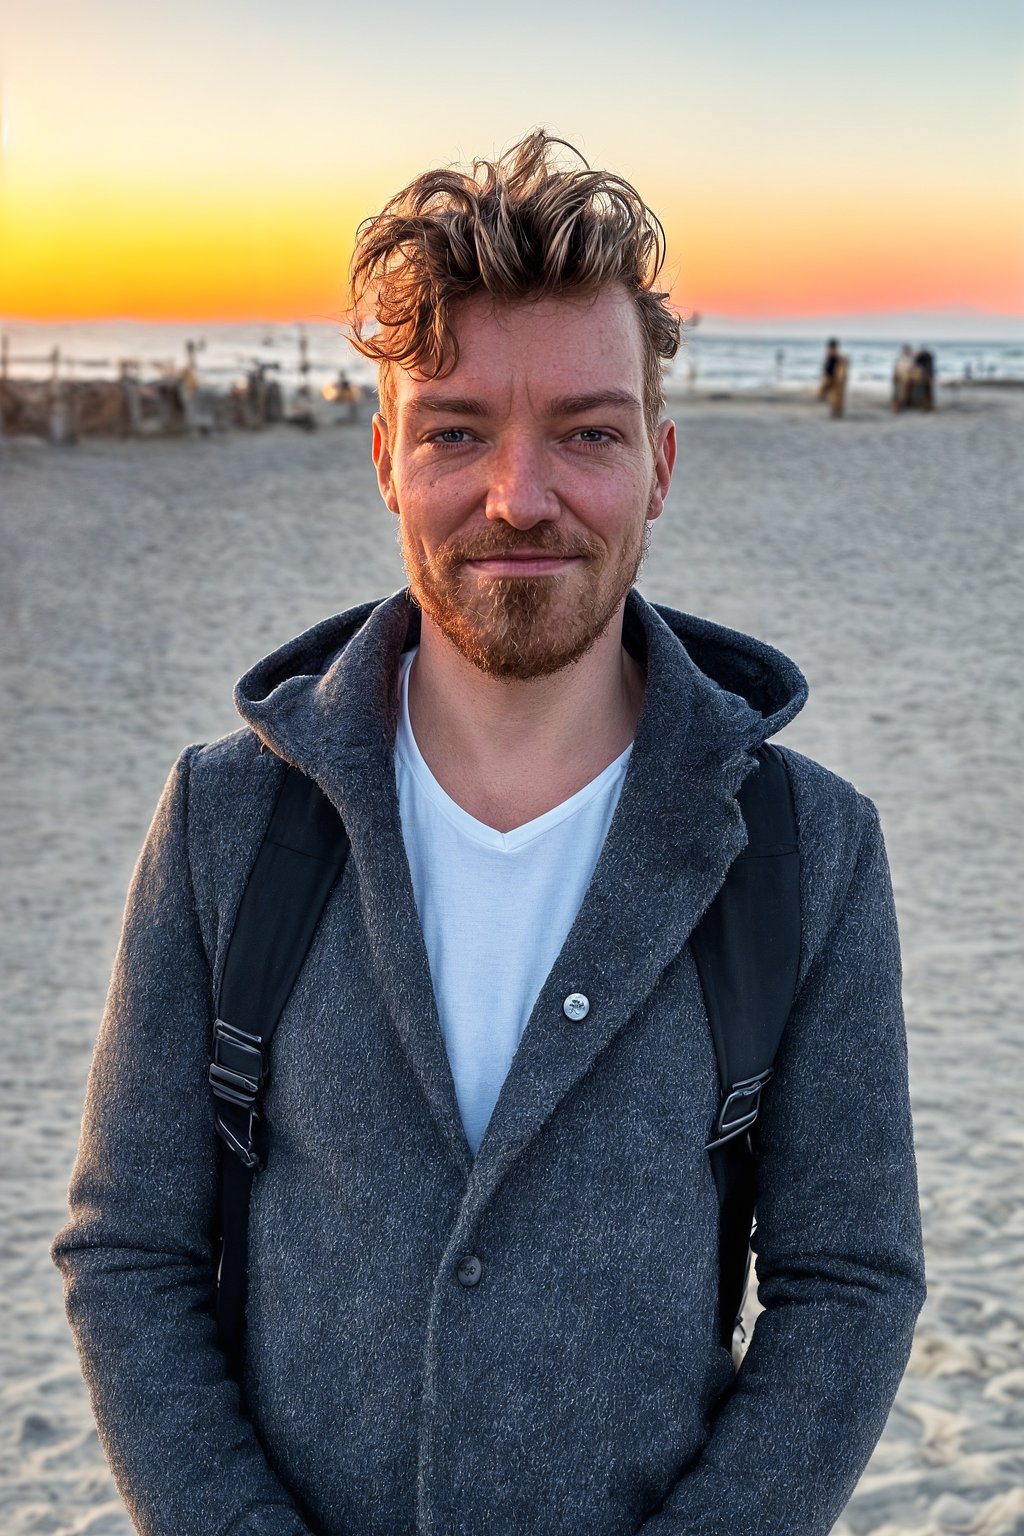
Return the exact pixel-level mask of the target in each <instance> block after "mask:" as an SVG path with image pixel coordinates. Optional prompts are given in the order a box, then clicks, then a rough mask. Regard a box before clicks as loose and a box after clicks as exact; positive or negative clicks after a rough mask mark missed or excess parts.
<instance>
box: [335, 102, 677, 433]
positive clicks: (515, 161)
mask: <svg viewBox="0 0 1024 1536" xmlns="http://www.w3.org/2000/svg"><path fill="white" fill-rule="evenodd" d="M558 149H563V150H568V151H569V153H570V155H572V156H574V157H575V159H576V161H577V162H578V164H575V165H570V166H568V167H562V166H560V165H559V163H558V160H557V157H556V151H557V150H558ZM664 259H665V231H664V229H663V228H662V225H661V221H660V220H659V219H658V218H657V216H656V215H655V214H654V213H652V212H651V210H650V209H649V208H648V207H647V205H646V204H645V203H644V201H643V199H642V198H641V197H640V195H639V193H638V192H637V191H636V190H635V188H634V187H632V186H631V185H630V184H629V182H628V181H624V180H623V179H622V177H621V176H615V175H612V174H611V173H609V172H607V171H595V170H591V168H590V166H589V165H588V163H587V161H586V160H585V159H584V158H583V156H582V155H581V154H580V152H579V151H578V150H577V149H575V148H574V147H573V145H571V144H569V143H568V142H567V141H566V140H565V139H558V138H555V137H553V136H552V135H551V134H548V133H547V132H545V131H544V130H543V129H538V130H537V131H535V132H533V133H530V134H528V135H527V136H526V138H524V139H522V140H520V142H519V143H518V144H515V145H513V147H512V148H511V149H510V150H508V151H506V153H505V154H503V155H501V156H500V157H499V158H498V159H497V160H494V161H489V160H474V161H473V163H472V166H471V167H470V169H469V170H468V171H465V170H460V169H457V168H452V169H448V170H435V171H426V172H424V174H423V175H422V176H417V177H416V179H415V181H412V182H410V183H409V185H408V186H407V187H405V188H404V189H403V190H402V191H401V192H398V193H396V195H395V196H394V197H392V198H391V199H390V201H389V202H388V203H387V204H386V205H385V207H384V208H383V209H382V210H381V212H380V213H378V214H376V215H375V216H374V217H372V218H369V219H365V220H364V221H363V223H362V224H361V225H360V226H359V229H358V231H357V234H356V245H355V250H354V252H353V255H352V264H351V267H350V272H349V277H350V282H351V289H352V306H353V307H352V319H353V327H352V328H353V337H352V340H353V345H354V346H355V347H356V348H357V350H358V351H360V352H361V353H362V354H363V356H364V357H371V358H374V359H376V361H377V363H378V365H379V377H380V395H381V408H382V410H383V412H384V415H385V416H386V417H387V416H390V415H391V413H392V412H393V408H394V382H393V377H392V372H391V370H392V369H393V367H395V366H396V365H397V366H399V367H406V368H416V369H417V370H418V371H419V372H422V373H423V374H424V375H425V376H427V377H429V378H440V377H443V376H444V375H446V374H448V373H450V372H451V370H452V369H453V368H454V367H455V365H456V363H457V362H458V357H459V346H458V339H457V337H456V335H455V332H454V329H453V326H452V309H453V305H454V304H455V303H456V302H457V301H458V300H459V299H465V298H468V297H469V296H470V295H474V294H478V293H487V294H490V295H491V296H492V297H493V298H494V299H495V300H496V301H497V302H509V301H514V300H519V299H534V298H543V297H549V296H555V295H564V294H568V295H577V294H579V295H581V296H582V295H587V294H595V293H597V292H598V291H600V290H601V289H603V288H605V287H607V286H608V285H609V284H614V283H619V284H621V285H622V286H623V287H624V288H625V289H626V290H627V292H628V293H629V295H630V297H631V299H632V300H633V304H634V306H635V308H636V313H637V318H638V319H639V322H640V331H641V335H642V338H643V344H644V416H645V419H646V422H647V429H648V432H649V433H650V434H651V435H652V436H653V433H654V429H655V427H656V426H657V423H658V418H659V416H660V414H661V408H662V405H663V403H664V383H663V380H664V364H665V363H666V362H667V361H668V360H669V359H670V358H672V357H674V356H675V353H676V351H677V349H678V347H679V338H680V324H679V319H678V317H677V316H676V315H675V314H674V313H673V311H672V310H671V309H670V308H669V305H668V302H667V300H668V295H667V294H666V293H657V292H655V291H654V283H655V281H656V279H657V276H658V273H659V272H660V271H661V267H662V264H663V262H664ZM372 322H376V324H375V326H373V324H372Z"/></svg>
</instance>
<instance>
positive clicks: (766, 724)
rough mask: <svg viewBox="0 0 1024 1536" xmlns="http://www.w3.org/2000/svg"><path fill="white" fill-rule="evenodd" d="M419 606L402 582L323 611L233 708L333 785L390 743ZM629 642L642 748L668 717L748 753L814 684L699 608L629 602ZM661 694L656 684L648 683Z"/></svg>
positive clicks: (694, 751) (719, 745) (279, 749)
mask: <svg viewBox="0 0 1024 1536" xmlns="http://www.w3.org/2000/svg"><path fill="white" fill-rule="evenodd" d="M419 629H420V612H419V609H418V608H417V607H416V605H415V604H414V603H413V602H412V600H411V599H410V597H409V594H408V589H407V588H403V589H402V590H400V591H399V592H396V593H395V594H394V595H393V596H391V597H389V598H385V599H383V600H382V601H377V602H370V603H363V604H360V606H358V607H356V608H350V609H348V610H347V611H346V612H344V613H340V614H336V615H334V616H333V617H331V618H327V619H323V620H322V621H321V622H320V623H319V624H315V625H314V626H313V627H312V628H311V629H308V630H306V631H304V632H303V633H302V634H300V635H297V636H296V637H295V639H293V640H289V641H288V642H287V644H285V645H283V646H281V647H279V648H278V649H277V650H275V651H272V652H271V653H270V655H268V656H266V657H264V658H263V660H261V661H258V662H257V663H256V665H255V666H253V667H252V668H250V670H249V671H248V672H246V673H245V674H244V675H243V676H242V677H241V678H240V679H239V681H238V683H237V685H236V687H235V704H236V707H237V709H238V712H239V714H240V715H241V716H242V719H243V720H244V721H245V722H246V723H247V724H248V725H249V726H250V727H251V728H252V730H253V731H254V732H255V733H256V735H257V736H258V737H259V738H260V741H261V742H262V743H263V744H264V745H266V746H267V747H269V748H270V749H271V750H272V751H273V752H275V753H276V754H277V755H278V756H279V757H282V758H284V759H285V761H287V762H290V763H294V764H295V766H296V767H298V768H300V769H302V770H303V771H305V772H307V773H310V774H311V776H312V777H314V778H316V779H317V780H318V782H320V783H321V785H322V787H324V788H325V789H328V792H329V784H328V783H326V782H324V780H325V777H327V778H329V776H330V775H329V769H330V763H331V760H332V758H334V759H335V760H337V761H341V760H345V759H351V758H352V757H353V756H355V757H358V758H360V759H365V757H366V756H367V755H371V756H372V755H376V754H377V753H379V752H381V751H389V750H390V748H391V745H392V744H393V741H394V733H395V728H396V725H397V690H396V688H395V677H396V670H397V665H398V658H399V656H400V654H401V652H402V651H404V650H407V649H409V648H410V647H411V646H413V645H415V644H416V643H417V642H418V639H419ZM623 643H624V644H625V646H626V647H627V649H628V650H630V651H631V652H632V654H633V655H635V656H636V657H637V659H638V660H641V661H642V662H643V663H644V664H645V666H646V668H647V673H648V683H649V688H648V700H647V702H646V703H645V707H644V713H643V716H642V717H641V722H640V727H639V729H638V744H639V743H640V742H641V740H642V739H643V738H644V737H645V736H647V735H649V734H652V733H653V732H654V731H658V732H659V733H660V735H661V737H662V739H663V738H664V731H663V730H662V727H663V726H664V724H665V723H666V717H672V719H673V731H672V732H671V734H673V735H674V734H675V731H676V730H677V729H678V728H679V726H680V724H681V723H685V728H686V734H687V737H688V746H689V749H690V751H689V753H688V755H703V751H705V750H707V751H710V750H713V749H717V751H718V752H719V753H721V752H722V750H723V749H725V755H726V756H728V757H732V758H735V756H736V754H737V752H738V753H739V755H740V756H742V755H744V754H746V753H749V752H750V751H752V750H753V748H755V747H757V746H759V745H760V743H761V742H763V741H765V740H766V739H767V738H768V737H770V736H773V735H774V734H775V733H776V732H777V731H779V730H781V729H782V727H783V726H785V725H788V724H789V722H790V721H791V720H792V719H793V718H794V716H795V715H797V714H798V713H799V711H800V710H801V708H802V707H803V705H804V702H805V700H806V698H807V684H806V682H805V680H804V677H803V674H802V673H801V672H800V670H799V668H798V667H797V666H796V665H795V664H794V663H793V662H792V661H791V660H790V659H789V657H787V656H785V655H783V654H782V652H781V651H778V650H775V649H774V648H773V647H772V646H770V645H766V644H765V643H764V642H763V641H760V640H757V639H755V638H754V637H753V636H751V635H745V634H741V633H740V632H739V631H736V630H732V629H727V628H725V627H724V626H722V625H720V624H714V623H712V622H711V621H710V620H708V619H702V618H698V617H696V616H694V615H693V614H688V613H682V612H679V611H678V610H676V609H673V608H668V607H665V606H663V605H662V604H652V603H648V602H647V601H646V600H645V599H644V598H643V597H642V596H641V595H640V593H639V592H638V591H637V590H636V588H634V589H633V590H632V591H631V592H630V593H629V596H628V598H627V600H626V611H625V617H624V623H623ZM652 685H653V690H656V692H654V691H652Z"/></svg>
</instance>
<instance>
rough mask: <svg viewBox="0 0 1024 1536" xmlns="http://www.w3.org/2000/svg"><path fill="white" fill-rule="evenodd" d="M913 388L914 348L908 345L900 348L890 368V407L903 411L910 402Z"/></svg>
mask: <svg viewBox="0 0 1024 1536" xmlns="http://www.w3.org/2000/svg"><path fill="white" fill-rule="evenodd" d="M913 389H914V349H913V347H912V346H910V345H906V346H903V347H901V348H900V351H899V356H898V357H897V359H896V362H895V364H894V365H893V370H892V408H893V410H894V411H905V410H906V408H907V406H908V405H910V404H911V403H912V396H913Z"/></svg>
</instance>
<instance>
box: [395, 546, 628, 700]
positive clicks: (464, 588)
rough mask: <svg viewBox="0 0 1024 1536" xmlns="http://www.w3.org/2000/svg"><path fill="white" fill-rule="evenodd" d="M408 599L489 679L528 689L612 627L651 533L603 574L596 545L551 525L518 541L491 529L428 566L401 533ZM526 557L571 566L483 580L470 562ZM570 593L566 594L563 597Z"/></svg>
mask: <svg viewBox="0 0 1024 1536" xmlns="http://www.w3.org/2000/svg"><path fill="white" fill-rule="evenodd" d="M400 531H401V546H402V558H403V560H404V561H405V567H406V571H407V573H408V576H409V589H410V592H411V594H412V596H413V598H414V599H415V600H416V602H417V603H418V604H419V606H420V607H421V608H422V610H423V612H424V613H425V614H426V615H427V616H428V617H429V618H430V619H431V620H432V621H433V623H434V624H436V626H437V628H438V629H439V630H440V631H441V633H442V634H443V635H444V637H445V639H446V640H447V641H448V642H449V643H450V644H451V645H453V646H454V647H455V649H456V650H457V651H458V653H459V655H460V656H462V657H464V658H465V660H466V661H469V662H471V663H472V664H473V666H475V667H477V668H478V669H479V670H480V671H481V672H483V673H485V674H486V675H487V676H488V677H495V678H502V679H505V680H507V681H513V680H514V681H520V682H523V681H528V680H529V679H531V678H537V677H547V676H549V675H550V674H551V673H553V672H558V671H561V669H562V668H563V667H569V666H572V665H573V663H574V662H577V661H579V659H580V657H581V656H583V655H584V654H585V653H586V652H587V651H588V650H589V649H590V647H591V646H592V645H593V644H594V642H595V640H597V639H598V638H599V637H600V636H601V635H603V634H604V632H605V630H606V629H607V628H608V625H609V624H610V623H611V621H612V619H613V618H614V617H615V614H616V613H617V611H618V609H619V606H620V604H621V603H622V601H623V599H624V598H625V596H626V593H627V592H628V591H629V589H630V587H631V586H632V585H633V583H634V582H635V580H636V578H637V576H638V574H639V572H640V568H641V566H642V564H643V562H644V559H645V558H646V555H647V549H648V545H649V542H650V524H649V523H647V522H646V521H645V522H643V523H642V524H640V525H639V526H638V527H637V530H636V535H635V537H631V538H629V539H627V540H625V542H624V543H623V544H622V546H621V549H620V551H619V553H618V555H617V557H615V558H614V563H613V564H611V565H609V551H608V548H607V546H606V545H605V544H604V543H602V541H601V540H600V539H596V538H593V537H590V536H588V535H586V534H583V533H572V534H567V533H565V532H564V531H563V530H561V529H559V528H558V527H557V525H556V524H554V523H538V524H537V525H536V526H535V527H533V528H529V529H525V530H522V531H520V530H519V529H516V528H512V527H510V526H509V524H507V523H495V524H492V525H491V526H490V527H489V528H488V529H487V530H485V531H483V532H481V533H479V534H478V535H476V536H475V537H473V538H459V537H457V536H456V537H454V538H451V539H447V540H446V541H445V542H444V543H443V544H441V545H440V546H439V547H438V549H437V550H436V551H435V552H434V555H433V557H432V558H431V559H429V560H428V559H427V558H426V557H425V556H424V555H423V552H422V550H421V549H419V548H416V549H414V548H413V547H412V546H411V544H410V541H409V540H408V539H407V538H406V532H405V525H404V522H403V523H402V524H401V529H400ZM522 549H531V550H537V551H539V552H541V553H543V554H554V555H563V556H569V557H573V558H574V559H575V561H576V563H575V564H574V565H572V566H570V567H569V568H568V569H567V570H565V571H561V572H556V573H553V574H552V575H550V576H495V577H492V578H490V579H489V580H481V579H480V578H479V577H477V576H474V575H473V573H472V572H471V571H469V570H467V569H466V565H465V562H466V561H467V560H474V559H482V558H484V557H486V556H495V555H505V554H510V553H512V552H515V551H518V550H522ZM567 588H568V590H567Z"/></svg>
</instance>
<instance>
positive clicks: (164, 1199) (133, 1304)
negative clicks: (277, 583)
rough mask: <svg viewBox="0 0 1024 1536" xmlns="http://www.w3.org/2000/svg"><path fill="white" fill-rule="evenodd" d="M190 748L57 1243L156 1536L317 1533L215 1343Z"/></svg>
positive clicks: (135, 1501)
mask: <svg viewBox="0 0 1024 1536" xmlns="http://www.w3.org/2000/svg"><path fill="white" fill-rule="evenodd" d="M197 750H198V748H187V749H186V751H185V752H184V753H183V754H182V756H181V757H180V758H179V760H178V762H177V763H176V764H175V766H174V768H173V769H172V771H171V774H170V776H169V778H168V780H167V784H166V786H165V788H164V792H163V795H162V796H161V799H160V803H159V805H158V806H157V810H156V813H155V815H154V818H153V822H152V825H151V827H150V829H149V833H148V836H147V838H146V841H145V844H144V846H143V849H142V852H141V854H140V856H139V860H138V863H137V864H136V867H135V872H134V875H133V877H132V882H131V887H130V889H129V893H128V901H127V905H126V908H125V916H124V925H123V928H122V932H121V939H120V943H119V946H118V950H117V957H116V961H115V965H114V971H113V976H112V978H111V982H110V989H109V992H108V995H107V1003H106V1008H105V1011H104V1015H103V1021H102V1024H101V1027H100V1033H99V1038H98V1041H97V1044H96V1049H95V1053H94V1056H93V1060H92V1066H91V1068H90V1073H89V1082H88V1089H87V1094H86V1103H85V1113H84V1116H83V1121H82V1133H81V1141H80V1143H79V1148H78V1156H77V1159H76V1162H75V1166H74V1169H73V1172H72V1176H71V1186H70V1190H69V1195H68V1203H69V1209H70V1220H69V1221H68V1222H67V1224H66V1225H65V1226H64V1227H63V1228H62V1229H61V1231H60V1232H59V1233H58V1234H57V1236H56V1237H55V1239H54V1241H53V1245H52V1249H51V1252H52V1257H53V1260H54V1262H55V1263H56V1264H57V1266H58V1268H59V1269H60V1271H61V1274H62V1276H63V1279H64V1293H65V1304H66V1307H67V1313H68V1319H69V1322H70V1324H71V1329H72V1332H73V1334H74V1337H75V1342H76V1344H77V1346H78V1351H79V1355H80V1357H81V1364H82V1371H83V1374H84V1376H85V1380H86V1383H87V1385H88V1388H89V1394H90V1397H91V1400H92V1407H93V1412H94V1415H95V1418H96V1424H97V1428H98V1430H99V1435H100V1440H101V1442H102V1445H103V1448H104V1450H105V1452H106V1455H107V1458H108V1461H109V1463H110V1467H111V1471H112V1472H113V1475H114V1478H115V1480H116V1482H117V1486H118V1489H119V1491H120V1493H121V1496H122V1498H123V1499H124V1502H125V1504H126V1506H127V1509H128V1512H129V1514H130V1515H131V1518H132V1520H133V1521H134V1523H135V1526H136V1528H137V1530H138V1531H139V1532H141V1533H143V1536H303V1533H305V1532H307V1526H306V1525H305V1524H304V1522H303V1520H302V1518H301V1517H300V1514H299V1512H298V1510H297V1508H296V1506H295V1504H294V1502H293V1500H292V1499H291V1497H290V1495H289V1494H288V1492H287V1490H286V1489H285V1487H284V1486H283V1484H282V1483H281V1482H280V1481H279V1479H278V1478H277V1477H276V1476H275V1474H274V1472H273V1471H272V1469H271V1467H270V1465H269V1463H268V1460H267V1456H266V1454H265V1452H264V1450H263V1447H262V1445H261V1444H260V1441H259V1439H258V1438H257V1435H256V1431H255V1429H254V1428H253V1426H252V1424H251V1423H250V1422H249V1421H248V1419H247V1418H246V1417H245V1416H244V1414H243V1412H242V1409H241V1405H240V1399H239V1392H238V1388H237V1386H236V1384H235V1383H234V1382H233V1381H232V1380H231V1379H230V1378H229V1377H228V1375H227V1374H226V1371H225V1366H224V1357H223V1355H222V1353H221V1351H220V1349H219V1348H218V1346H217V1341H216V1325H215V1322H214V1319H213V1316H212V1312H211V1306H212V1299H213V1294H214V1285H215V1270H214V1250H215V1232H214V1226H213V1218H214V1208H215V1201H216V1193H217V1155H218V1154H217V1138H216V1133H215V1131H214V1129H213V1116H212V1111H211V1107H210V1103H209V1094H208V1092H207V1091H206V1069H207V1066H208V1049H209V1033H210V1026H211V982H210V972H209V968H208V963H207V957H206V953H205V950H204V947H203V943H202V939H201V937H200V933H199V928H198V924H197V919H196V911H195V902H194V897H193V891H192V883H191V875H190V869H189V862H188V851H187V828H186V821H187V805H188V776H189V765H190V760H191V755H192V754H193V753H194V752H195V751H197Z"/></svg>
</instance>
